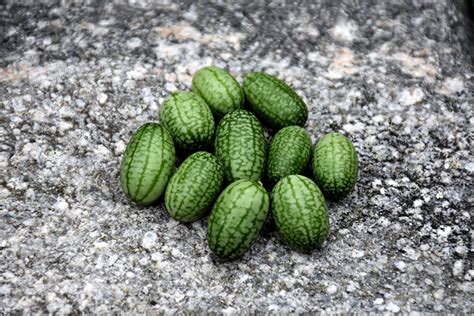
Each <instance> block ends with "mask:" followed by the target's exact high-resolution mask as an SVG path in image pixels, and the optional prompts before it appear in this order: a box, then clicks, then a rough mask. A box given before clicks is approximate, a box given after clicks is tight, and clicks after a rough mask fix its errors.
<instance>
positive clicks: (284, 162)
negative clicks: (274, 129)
mask: <svg viewBox="0 0 474 316" xmlns="http://www.w3.org/2000/svg"><path fill="white" fill-rule="evenodd" d="M310 158H311V138H310V137H309V135H308V133H307V132H306V130H305V129H304V128H302V127H299V126H288V127H284V128H282V129H281V130H279V131H278V133H276V135H275V137H274V138H273V140H272V143H271V144H270V150H269V154H268V165H267V178H268V180H269V181H270V183H272V184H274V183H277V182H278V181H279V180H280V179H282V178H284V177H286V176H288V175H290V174H301V173H302V172H303V171H304V170H305V169H306V167H307V166H308V163H309V161H310Z"/></svg>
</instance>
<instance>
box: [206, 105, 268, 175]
mask: <svg viewBox="0 0 474 316" xmlns="http://www.w3.org/2000/svg"><path fill="white" fill-rule="evenodd" d="M214 149H215V154H216V156H217V158H219V159H220V160H221V161H222V164H223V165H224V175H225V178H226V180H227V181H229V182H233V181H235V180H239V179H249V180H259V179H260V178H261V177H262V175H263V173H264V168H265V138H264V135H263V128H262V125H261V124H260V122H259V121H258V120H257V118H256V117H255V116H254V115H253V114H252V113H250V112H248V111H245V110H235V111H232V112H230V113H228V114H227V115H225V116H224V117H223V118H222V120H221V122H220V123H219V125H218V126H217V132H216V138H215V141H214Z"/></svg>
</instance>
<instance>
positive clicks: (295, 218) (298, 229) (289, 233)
mask: <svg viewBox="0 0 474 316" xmlns="http://www.w3.org/2000/svg"><path fill="white" fill-rule="evenodd" d="M272 215H273V218H274V220H275V225H276V227H277V229H278V233H279V234H280V236H281V237H282V238H283V240H285V241H286V243H287V244H288V245H289V246H290V247H291V248H293V249H295V250H298V251H302V252H309V251H311V250H313V249H315V248H318V247H319V246H321V245H322V244H323V242H324V240H326V237H327V235H328V233H329V216H328V211H327V208H326V202H325V200H324V196H323V194H322V193H321V191H320V190H319V188H318V187H317V186H316V184H315V183H314V182H313V181H311V180H310V179H308V178H306V177H305V176H301V175H290V176H287V177H285V178H283V179H281V180H280V181H279V182H278V183H277V184H276V185H275V187H274V188H273V193H272Z"/></svg>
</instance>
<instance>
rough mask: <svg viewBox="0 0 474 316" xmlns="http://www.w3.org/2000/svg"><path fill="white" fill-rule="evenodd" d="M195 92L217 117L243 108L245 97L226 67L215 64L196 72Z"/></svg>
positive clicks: (194, 77) (194, 78)
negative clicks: (222, 67)
mask: <svg viewBox="0 0 474 316" xmlns="http://www.w3.org/2000/svg"><path fill="white" fill-rule="evenodd" d="M193 92H194V93H197V94H199V95H200V96H201V97H202V98H203V99H204V101H206V103H207V104H208V105H209V108H210V109H211V111H212V112H213V113H214V114H215V115H216V116H217V117H222V116H224V115H225V114H227V113H228V112H231V111H233V110H236V109H239V108H241V107H242V105H243V103H244V99H245V98H244V92H243V91H242V88H241V87H240V85H239V83H238V82H237V80H235V79H234V77H232V76H231V75H230V74H229V73H228V72H227V71H225V70H224V69H221V68H217V67H213V66H210V67H204V68H202V69H200V70H199V71H197V72H196V73H195V74H194V76H193Z"/></svg>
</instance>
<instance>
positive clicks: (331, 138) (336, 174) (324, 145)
mask: <svg viewBox="0 0 474 316" xmlns="http://www.w3.org/2000/svg"><path fill="white" fill-rule="evenodd" d="M312 165H313V174H314V178H315V180H316V183H317V184H318V186H319V187H320V188H321V191H323V193H324V196H325V197H326V198H328V199H330V200H335V201H337V200H340V199H342V198H344V197H345V196H346V195H347V194H348V193H349V192H350V191H351V190H352V188H353V187H354V185H355V183H356V181H357V171H358V168H359V167H358V165H359V163H358V159H357V153H356V151H355V148H354V145H352V142H351V141H350V140H349V139H348V138H347V137H345V136H344V135H341V134H339V133H329V134H327V135H325V136H324V137H323V138H321V139H320V140H319V142H318V143H317V144H316V146H315V148H314V152H313V163H312Z"/></svg>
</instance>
